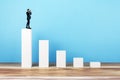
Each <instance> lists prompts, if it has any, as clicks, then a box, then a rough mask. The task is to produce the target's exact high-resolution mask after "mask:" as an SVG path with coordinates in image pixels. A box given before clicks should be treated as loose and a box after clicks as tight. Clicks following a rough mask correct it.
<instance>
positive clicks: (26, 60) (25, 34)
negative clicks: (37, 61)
mask: <svg viewBox="0 0 120 80" xmlns="http://www.w3.org/2000/svg"><path fill="white" fill-rule="evenodd" d="M21 43H22V46H21V47H22V51H21V52H22V61H21V62H22V64H21V66H22V68H31V67H32V30H31V29H22V42H21Z"/></svg>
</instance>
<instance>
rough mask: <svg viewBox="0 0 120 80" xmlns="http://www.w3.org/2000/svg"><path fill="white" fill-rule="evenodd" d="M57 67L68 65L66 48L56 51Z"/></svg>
mask: <svg viewBox="0 0 120 80" xmlns="http://www.w3.org/2000/svg"><path fill="white" fill-rule="evenodd" d="M56 67H59V68H60V67H61V68H65V67H66V51H65V50H57V51H56Z"/></svg>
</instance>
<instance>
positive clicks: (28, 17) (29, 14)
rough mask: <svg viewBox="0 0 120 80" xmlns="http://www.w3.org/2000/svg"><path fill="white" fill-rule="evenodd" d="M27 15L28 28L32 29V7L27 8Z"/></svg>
mask: <svg viewBox="0 0 120 80" xmlns="http://www.w3.org/2000/svg"><path fill="white" fill-rule="evenodd" d="M26 15H27V24H26V28H27V29H31V28H30V19H31V15H32V12H31V10H30V9H27V12H26Z"/></svg>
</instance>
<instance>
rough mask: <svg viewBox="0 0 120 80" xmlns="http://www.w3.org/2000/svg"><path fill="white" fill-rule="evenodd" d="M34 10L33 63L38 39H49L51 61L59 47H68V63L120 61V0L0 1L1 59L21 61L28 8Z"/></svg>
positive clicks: (32, 21)
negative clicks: (22, 35) (76, 58)
mask: <svg viewBox="0 0 120 80" xmlns="http://www.w3.org/2000/svg"><path fill="white" fill-rule="evenodd" d="M27 8H30V9H31V10H32V12H33V14H32V19H31V27H32V32H33V41H32V42H33V62H38V40H39V39H48V40H50V62H55V60H56V57H55V56H56V55H55V52H56V50H60V49H65V50H67V62H72V58H73V57H84V59H85V62H89V61H102V62H120V0H0V62H20V61H21V29H22V28H24V27H25V25H26V14H25V12H26V9H27Z"/></svg>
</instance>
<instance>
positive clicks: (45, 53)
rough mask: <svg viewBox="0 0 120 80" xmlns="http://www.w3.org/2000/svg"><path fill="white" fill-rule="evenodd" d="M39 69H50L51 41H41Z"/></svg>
mask: <svg viewBox="0 0 120 80" xmlns="http://www.w3.org/2000/svg"><path fill="white" fill-rule="evenodd" d="M39 67H41V68H46V67H49V40H39Z"/></svg>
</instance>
